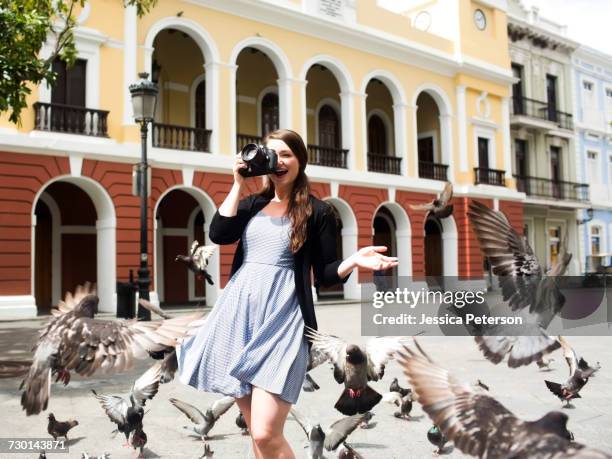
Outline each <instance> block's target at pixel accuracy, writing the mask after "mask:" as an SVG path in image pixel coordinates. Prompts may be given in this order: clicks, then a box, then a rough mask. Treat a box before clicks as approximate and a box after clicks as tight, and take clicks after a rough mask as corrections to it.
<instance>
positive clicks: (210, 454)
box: [200, 443, 215, 459]
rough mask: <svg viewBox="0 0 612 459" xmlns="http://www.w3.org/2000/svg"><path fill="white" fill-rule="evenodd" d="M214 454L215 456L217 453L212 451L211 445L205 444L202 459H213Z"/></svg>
mask: <svg viewBox="0 0 612 459" xmlns="http://www.w3.org/2000/svg"><path fill="white" fill-rule="evenodd" d="M213 454H215V452H214V451H213V450H212V449H210V445H209V444H208V443H204V453H202V455H201V456H200V459H206V458H209V457H213Z"/></svg>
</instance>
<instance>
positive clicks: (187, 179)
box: [181, 167, 194, 187]
mask: <svg viewBox="0 0 612 459" xmlns="http://www.w3.org/2000/svg"><path fill="white" fill-rule="evenodd" d="M181 173H182V175H183V185H185V186H189V187H190V186H193V173H194V168H193V167H183V168H182V169H181Z"/></svg>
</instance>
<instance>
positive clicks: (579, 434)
mask: <svg viewBox="0 0 612 459" xmlns="http://www.w3.org/2000/svg"><path fill="white" fill-rule="evenodd" d="M317 318H318V321H319V328H320V330H321V331H324V332H328V333H331V334H335V335H338V336H342V337H344V338H346V339H348V340H349V341H353V342H357V343H363V342H365V341H366V339H367V338H365V337H361V336H360V306H359V305H358V304H346V303H345V304H332V305H324V306H323V305H321V306H318V307H317ZM43 323H44V321H42V320H29V321H20V322H5V323H2V324H0V350H1V352H0V358H3V359H5V358H27V357H28V356H29V348H30V347H31V343H32V342H33V341H34V339H35V336H36V331H37V330H38V329H39V328H40V327H41V325H42V324H43ZM569 340H570V342H571V344H572V345H573V346H574V347H575V349H576V350H577V351H578V352H579V353H580V354H582V355H583V356H585V357H586V358H587V360H589V361H591V360H592V361H593V362H595V361H599V362H601V365H602V369H601V371H600V372H599V373H598V374H597V377H595V378H593V379H591V380H590V381H589V384H588V385H587V386H586V387H585V388H584V389H583V391H582V392H581V394H582V396H583V398H582V399H579V400H577V401H576V402H575V403H574V405H575V408H573V409H567V410H564V411H565V412H566V413H567V414H568V415H569V416H570V421H569V429H570V430H571V431H572V432H573V433H574V435H575V438H576V441H579V442H582V443H586V444H588V445H591V446H593V447H597V448H600V449H603V450H606V451H607V452H612V415H611V411H612V352H611V349H612V337H610V336H606V337H570V338H569ZM420 342H421V343H422V345H423V347H424V348H425V349H426V350H427V351H428V352H429V354H430V355H431V356H432V358H434V359H435V360H436V361H437V362H439V363H440V364H442V365H443V366H445V367H446V368H448V369H450V370H452V372H453V373H455V374H456V375H457V376H458V377H460V378H462V379H464V380H466V381H468V382H474V381H475V380H476V379H478V378H479V379H481V380H482V381H483V382H485V383H486V384H488V385H489V386H490V388H491V395H493V396H495V397H496V398H498V400H499V401H500V402H502V403H503V404H504V405H505V406H506V407H507V408H508V409H510V410H512V411H513V412H514V413H515V414H516V415H517V416H520V417H522V418H525V419H530V420H531V419H535V418H537V417H539V416H541V415H543V414H544V413H546V412H547V411H549V410H555V409H559V408H560V406H561V403H560V402H559V401H558V400H557V399H556V398H555V397H554V396H553V395H552V394H551V393H550V392H549V391H548V389H547V388H546V387H545V385H544V382H543V380H544V379H551V380H553V381H562V380H565V379H566V377H567V365H566V364H565V362H564V360H563V356H562V355H561V353H560V352H559V351H556V352H555V353H554V354H553V357H554V359H555V361H554V362H553V364H552V367H553V371H550V372H541V371H539V370H538V369H537V367H535V366H530V367H528V368H521V369H516V370H513V369H510V368H508V367H506V366H502V365H497V366H496V365H493V364H491V363H489V362H488V361H486V360H485V359H484V358H483V357H482V355H481V354H480V352H479V351H478V349H477V347H476V345H475V343H474V340H473V338H470V337H422V338H420ZM148 365H150V363H149V362H139V364H138V366H137V367H136V368H135V369H134V370H132V371H130V372H129V373H125V374H121V375H112V376H107V375H102V374H101V375H97V376H96V377H94V378H90V379H86V380H84V379H82V378H80V377H78V376H74V377H73V380H72V381H71V382H70V384H69V385H68V386H67V387H63V386H61V385H58V384H54V385H53V387H52V396H51V400H50V403H49V409H48V411H47V412H53V413H54V414H55V415H56V417H57V418H58V419H60V420H65V419H68V418H76V419H77V420H78V421H79V425H78V426H77V427H75V428H74V429H73V430H72V431H71V432H70V434H71V440H70V442H69V447H70V453H69V454H67V455H65V454H64V455H60V454H54V455H49V456H48V457H51V458H58V459H61V458H62V457H70V458H73V457H74V458H78V457H80V454H81V452H83V451H86V452H88V453H90V454H93V453H96V454H101V453H103V452H108V453H110V455H111V456H110V457H111V458H130V457H134V455H133V454H132V451H131V450H128V449H126V448H122V447H121V444H122V443H123V436H117V437H115V438H113V435H112V434H111V431H112V430H113V429H114V428H115V425H114V424H112V423H111V422H110V421H109V420H108V418H107V417H106V415H105V414H104V412H103V411H102V409H101V408H100V406H99V404H98V402H97V401H96V399H94V397H93V396H92V394H91V392H90V389H96V390H97V391H98V392H99V393H111V394H112V393H118V394H121V393H125V392H126V391H127V390H129V388H130V386H131V384H132V382H133V380H134V379H135V378H136V377H138V375H139V374H140V373H141V372H142V371H143V370H144V369H146V368H147V366H148ZM311 374H312V376H313V378H314V379H315V380H316V381H317V382H318V384H319V385H320V386H321V390H319V391H317V392H314V393H305V392H302V394H301V395H300V399H299V401H298V403H297V408H298V409H300V410H301V411H302V412H303V413H304V414H305V415H307V416H309V417H311V418H313V419H316V420H317V421H319V422H320V423H321V425H323V426H326V425H329V424H330V423H331V422H333V421H334V420H336V419H338V418H339V417H340V416H341V415H340V413H338V412H337V411H336V410H335V409H334V408H333V405H334V403H335V401H336V399H337V398H338V396H339V394H340V392H341V386H340V385H338V384H336V382H335V381H334V379H333V376H332V372H331V371H330V369H329V366H328V365H324V366H322V367H319V368H317V369H315V370H314V371H313V372H312V373H311ZM394 376H397V377H398V378H399V379H400V383H401V384H402V385H404V386H405V385H406V380H405V378H404V377H403V375H402V373H401V370H400V368H399V367H398V365H397V363H395V362H392V363H391V364H390V365H389V366H388V369H387V371H386V372H385V377H384V379H383V380H382V381H379V382H375V383H372V384H371V385H372V386H373V387H374V388H376V389H377V390H378V391H380V392H384V391H387V390H388V388H389V383H390V382H391V379H392V378H393V377H394ZM19 382H20V380H19V379H5V380H0V410H1V411H0V412H1V416H0V417H1V418H2V421H3V422H2V430H3V431H2V434H1V435H0V436H2V437H11V436H16V437H26V436H27V437H43V438H46V437H48V434H47V416H46V412H45V413H43V414H41V415H39V416H30V417H26V416H25V414H24V412H23V411H21V407H20V404H19V390H18V386H19ZM170 397H176V398H179V399H181V400H184V401H188V402H189V403H192V404H195V405H197V406H198V407H199V408H200V409H202V410H204V409H205V407H206V406H207V405H208V404H210V403H211V402H212V401H213V400H214V399H215V398H216V397H217V396H216V395H214V394H208V393H199V392H197V391H196V390H194V389H192V388H191V387H187V386H184V385H181V384H180V383H178V382H177V381H173V382H171V383H169V384H165V385H162V386H161V388H160V391H159V393H158V395H157V396H156V397H155V398H154V399H153V400H152V401H151V402H150V403H149V404H147V407H148V408H150V411H149V412H148V413H147V414H146V416H145V420H144V426H145V431H146V433H147V434H148V438H149V441H148V444H147V448H146V450H145V457H148V458H155V457H163V458H197V457H199V456H200V454H201V452H202V450H203V448H202V445H201V442H200V440H199V438H196V437H191V436H190V435H189V433H188V432H187V431H185V430H184V429H183V428H182V426H184V425H187V424H189V421H188V420H187V418H186V417H185V416H184V415H183V414H181V413H180V412H179V411H177V410H176V409H175V408H174V407H173V406H172V405H171V404H170V402H169V401H168V399H169V398H170ZM394 408H395V407H394V406H391V405H387V404H382V403H381V404H379V405H378V406H376V407H375V408H374V410H373V411H374V413H375V416H374V418H373V420H372V424H373V427H372V428H370V429H358V430H357V431H355V433H354V434H353V435H352V436H351V437H350V439H349V443H350V444H351V445H352V446H353V447H354V448H355V449H356V450H358V451H359V452H360V453H361V454H362V455H363V456H364V457H365V458H366V459H400V458H401V459H405V458H420V457H424V458H427V457H431V456H432V451H433V447H432V446H431V445H430V444H429V442H428V441H427V438H426V432H427V430H428V429H429V427H430V426H431V422H430V420H429V418H428V417H427V416H426V415H425V414H424V413H423V411H422V410H421V409H420V407H419V406H418V405H417V404H415V408H414V409H413V413H412V414H413V415H414V419H413V420H412V421H405V420H399V419H396V418H395V417H394V416H393V412H394V411H395V409H394ZM237 414H238V408H237V407H236V406H234V407H232V408H231V410H230V411H229V412H228V413H227V414H226V415H225V416H224V417H223V418H222V419H221V420H220V421H219V423H218V424H217V425H216V426H215V428H214V429H213V431H212V432H211V435H212V436H213V439H212V440H211V441H210V444H211V446H212V449H213V450H214V452H215V454H214V457H215V458H216V459H246V458H250V457H252V454H251V453H250V448H251V446H250V439H249V437H248V436H243V435H241V433H240V431H239V429H238V428H237V427H236V425H235V424H234V420H235V418H236V415H237ZM285 432H286V436H287V438H288V440H289V442H290V444H291V445H292V447H293V449H294V451H295V453H296V457H297V458H298V459H300V458H304V457H306V449H304V444H305V443H304V440H305V436H304V434H303V431H302V430H301V429H300V428H299V426H298V425H297V423H296V422H295V421H294V420H292V419H291V418H290V419H288V420H287V424H286V428H285ZM2 457H30V458H31V457H37V455H35V454H29V455H17V454H15V455H2ZM328 457H335V454H332V453H329V454H328ZM443 457H448V458H457V457H463V455H462V454H461V453H460V452H459V451H458V450H453V448H452V447H449V448H447V450H446V452H445V455H444V456H443Z"/></svg>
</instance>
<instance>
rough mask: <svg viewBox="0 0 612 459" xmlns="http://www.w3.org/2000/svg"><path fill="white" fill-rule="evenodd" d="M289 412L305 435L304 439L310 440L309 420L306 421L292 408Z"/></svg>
mask: <svg viewBox="0 0 612 459" xmlns="http://www.w3.org/2000/svg"><path fill="white" fill-rule="evenodd" d="M289 411H290V412H291V414H292V415H293V417H294V418H295V420H296V421H297V423H298V424H299V425H300V427H301V428H302V430H303V431H304V433H305V434H306V438H308V439H310V432H311V431H312V423H311V422H310V420H309V419H307V418H306V417H305V416H304V415H303V414H302V413H300V412H299V411H298V410H297V409H296V408H295V407H293V406H292V407H291V408H290V410H289Z"/></svg>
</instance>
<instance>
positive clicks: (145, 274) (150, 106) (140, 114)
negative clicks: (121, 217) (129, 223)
mask: <svg viewBox="0 0 612 459" xmlns="http://www.w3.org/2000/svg"><path fill="white" fill-rule="evenodd" d="M138 76H139V77H140V80H138V81H137V82H136V83H134V84H131V85H130V87H129V90H130V94H131V95H132V107H133V109H134V119H135V120H136V122H137V123H138V124H139V125H140V140H141V156H140V164H139V165H138V177H139V185H140V186H139V192H138V194H139V195H140V267H139V269H138V296H139V298H144V299H145V300H149V299H150V298H149V285H151V279H150V274H149V264H148V262H149V257H148V250H147V245H148V244H147V235H148V228H147V200H148V199H147V198H148V196H147V191H148V185H147V169H148V167H149V165H148V163H147V130H148V125H149V123H150V122H152V121H153V119H154V117H155V105H156V102H157V92H158V91H157V85H156V84H155V83H153V82H151V81H149V80H148V76H149V74H148V73H146V72H143V73H139V74H138ZM138 319H139V320H151V312H150V311H149V310H148V309H146V308H143V307H142V306H140V305H138Z"/></svg>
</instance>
